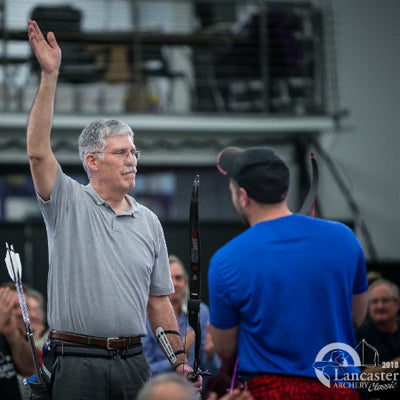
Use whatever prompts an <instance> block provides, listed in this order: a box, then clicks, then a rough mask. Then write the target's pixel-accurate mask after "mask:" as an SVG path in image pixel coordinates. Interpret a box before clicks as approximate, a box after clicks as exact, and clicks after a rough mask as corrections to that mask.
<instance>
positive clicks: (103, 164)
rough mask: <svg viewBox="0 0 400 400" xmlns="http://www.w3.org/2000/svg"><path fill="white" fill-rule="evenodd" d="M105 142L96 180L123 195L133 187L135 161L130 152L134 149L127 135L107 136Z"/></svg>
mask: <svg viewBox="0 0 400 400" xmlns="http://www.w3.org/2000/svg"><path fill="white" fill-rule="evenodd" d="M105 140H106V142H107V145H106V147H105V148H104V150H103V151H104V154H103V156H104V160H100V163H99V174H98V178H99V180H100V181H101V183H102V184H104V185H105V186H106V187H108V188H110V189H111V190H113V191H117V192H121V193H124V194H125V193H127V192H129V191H130V190H132V189H133V188H134V187H135V178H136V167H137V159H136V157H134V156H133V155H132V154H131V152H132V151H134V150H136V147H135V145H134V144H133V142H132V139H131V137H130V136H129V135H118V136H109V137H107V138H106V139H105Z"/></svg>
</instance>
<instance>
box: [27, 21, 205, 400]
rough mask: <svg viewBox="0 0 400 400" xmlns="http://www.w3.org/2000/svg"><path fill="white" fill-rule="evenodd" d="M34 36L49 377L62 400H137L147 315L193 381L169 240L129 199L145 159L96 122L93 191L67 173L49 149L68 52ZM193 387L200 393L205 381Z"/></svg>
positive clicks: (91, 128)
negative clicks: (176, 306) (175, 303)
mask: <svg viewBox="0 0 400 400" xmlns="http://www.w3.org/2000/svg"><path fill="white" fill-rule="evenodd" d="M28 34H29V41H30V43H31V46H32V49H33V51H34V53H35V55H36V58H37V59H38V61H39V63H40V65H41V69H42V72H41V81H40V85H39V89H38V92H37V95H36V98H35V101H34V103H33V106H32V110H31V112H30V116H29V120H28V128H27V151H28V156H29V162H30V167H31V173H32V177H33V181H34V184H35V189H36V192H37V197H38V201H39V205H40V208H41V211H42V214H43V218H44V221H45V224H46V229H47V236H48V244H49V260H50V269H49V276H48V295H49V299H48V303H49V310H48V318H49V324H50V328H51V333H50V335H49V338H50V339H49V341H48V343H47V344H46V345H45V348H44V361H43V365H44V367H43V373H44V375H45V377H47V378H48V380H51V382H52V389H51V390H52V396H53V398H55V399H57V400H64V399H68V400H70V399H78V398H79V399H81V398H85V399H96V400H102V399H127V398H129V399H133V398H135V396H136V393H137V392H138V390H139V389H140V387H141V386H142V385H143V383H144V382H145V381H146V380H147V379H148V378H149V377H150V369H149V365H148V363H147V360H146V359H145V357H144V356H143V354H142V352H141V344H140V337H141V336H144V335H146V322H145V321H146V312H147V315H148V317H149V321H150V323H151V326H152V329H153V330H155V329H156V328H157V327H162V328H163V329H164V330H165V331H172V333H169V334H168V336H167V337H168V339H169V341H170V343H171V346H172V349H173V351H174V352H175V353H176V361H175V362H173V365H172V367H173V368H174V369H175V370H176V372H177V373H179V374H181V375H184V376H185V375H187V374H188V373H189V372H191V371H192V369H191V367H190V366H189V365H188V364H187V359H186V355H185V354H184V352H183V351H182V349H183V346H182V342H181V339H180V336H179V334H175V333H173V332H174V331H175V332H177V331H178V326H177V323H176V319H175V316H174V312H173V309H172V307H171V304H170V301H169V299H168V295H169V294H170V293H172V292H173V285H172V281H171V277H170V271H169V264H168V257H167V249H166V244H165V239H164V234H163V230H162V227H161V224H160V222H159V220H158V219H157V217H156V216H155V214H153V213H152V212H151V211H150V210H148V209H147V208H146V207H143V206H142V205H140V204H138V203H137V202H136V201H135V199H134V198H133V197H131V196H129V195H128V194H127V193H128V192H129V191H130V190H132V189H133V188H134V186H135V176H136V167H137V159H138V156H139V152H138V151H137V150H136V147H135V145H134V141H133V132H132V130H131V129H130V127H129V126H128V125H126V124H125V123H123V122H120V121H117V120H109V119H106V120H99V121H94V122H92V123H90V124H89V125H88V126H86V127H85V129H84V130H83V131H82V133H81V135H80V137H79V152H80V156H81V159H82V162H83V166H84V168H85V170H86V172H87V174H88V177H89V181H90V183H89V184H88V185H87V186H82V185H80V184H79V183H78V182H76V181H75V180H73V179H71V178H70V177H68V176H67V175H65V174H64V173H63V171H62V168H61V166H60V165H59V164H58V162H57V160H56V159H55V156H54V154H53V152H52V149H51V143H50V132H51V125H52V118H53V107H54V98H55V91H56V86H57V78H58V73H59V68H60V64H61V50H60V48H59V46H58V44H57V42H56V39H55V36H54V34H53V33H49V34H48V35H47V41H46V39H45V38H44V37H43V35H42V33H41V31H40V29H39V27H38V26H37V24H36V22H34V21H29V22H28ZM50 374H51V377H50ZM194 385H195V387H196V388H197V389H199V388H200V387H201V378H199V379H198V380H197V381H196V382H195V383H194Z"/></svg>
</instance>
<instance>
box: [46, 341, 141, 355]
mask: <svg viewBox="0 0 400 400" xmlns="http://www.w3.org/2000/svg"><path fill="white" fill-rule="evenodd" d="M53 341H54V342H53V346H54V350H55V354H56V355H57V356H76V357H99V358H108V359H112V358H114V357H120V358H130V357H134V356H137V355H139V354H142V345H141V344H135V345H133V346H131V347H125V348H123V349H112V350H110V349H106V348H101V347H94V346H84V345H80V344H75V343H65V342H58V341H57V340H56V339H53Z"/></svg>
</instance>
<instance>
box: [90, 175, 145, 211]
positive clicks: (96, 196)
mask: <svg viewBox="0 0 400 400" xmlns="http://www.w3.org/2000/svg"><path fill="white" fill-rule="evenodd" d="M84 189H85V191H86V192H87V193H88V194H89V196H90V197H91V198H92V199H93V201H94V202H95V203H96V204H97V205H98V206H102V205H103V206H106V207H110V208H112V207H111V204H110V203H109V202H108V201H105V200H104V199H102V198H101V197H100V196H99V194H98V193H97V192H96V190H95V188H94V187H93V186H92V185H91V184H90V183H89V184H87V185H86V186H85V187H84ZM126 199H127V200H128V203H129V205H130V207H129V209H128V210H126V211H123V212H120V213H119V214H118V215H130V216H132V217H135V214H137V212H138V211H139V205H138V203H137V201H136V200H135V199H134V198H133V197H132V196H129V195H128V194H127V195H126Z"/></svg>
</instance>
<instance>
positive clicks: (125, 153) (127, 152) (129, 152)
mask: <svg viewBox="0 0 400 400" xmlns="http://www.w3.org/2000/svg"><path fill="white" fill-rule="evenodd" d="M92 153H93V154H96V153H108V154H112V155H114V156H116V157H120V158H128V157H129V155H131V156H132V157H135V158H136V160H139V157H140V151H139V150H128V149H123V150H116V151H92Z"/></svg>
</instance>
